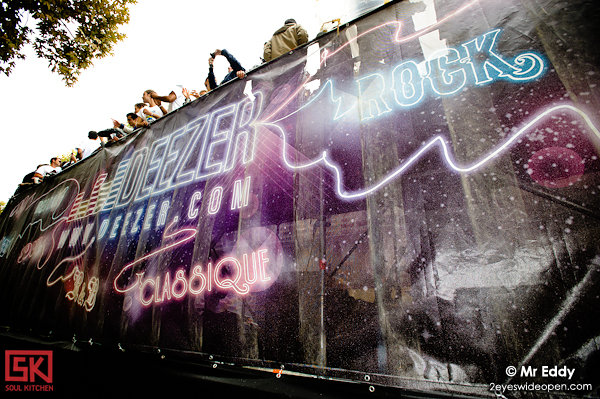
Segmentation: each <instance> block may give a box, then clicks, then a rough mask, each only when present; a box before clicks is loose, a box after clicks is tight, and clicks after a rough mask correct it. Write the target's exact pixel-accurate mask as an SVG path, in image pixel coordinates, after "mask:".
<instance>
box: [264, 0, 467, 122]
mask: <svg viewBox="0 0 600 399" xmlns="http://www.w3.org/2000/svg"><path fill="white" fill-rule="evenodd" d="M478 2H479V0H471V1H468V2H467V3H465V4H464V5H463V6H461V7H459V8H457V9H456V10H454V11H452V12H451V13H449V14H448V15H445V16H444V17H443V18H441V19H439V20H438V21H437V22H436V23H435V24H432V25H429V26H428V27H426V28H423V29H421V30H419V31H417V32H414V33H412V34H410V35H408V36H404V37H403V36H402V21H388V22H384V23H383V24H381V25H377V26H375V27H373V28H371V29H368V30H366V31H364V32H363V33H361V34H360V35H357V36H356V37H354V38H352V39H350V40H348V41H347V42H346V43H344V44H343V45H342V46H340V47H339V48H338V49H336V50H335V51H333V52H331V53H330V52H328V51H325V52H324V53H323V56H322V57H321V62H320V63H319V68H320V67H321V66H323V64H324V63H325V62H326V61H327V59H328V58H329V57H331V56H333V55H335V54H337V53H338V52H340V51H342V50H343V49H344V48H346V47H347V46H349V45H350V43H352V42H354V41H357V40H358V38H360V37H363V36H365V35H367V34H369V33H371V32H374V31H376V30H378V29H381V28H383V27H384V26H390V25H397V28H396V33H395V34H394V41H395V42H396V43H398V44H403V43H406V42H409V41H411V40H413V39H416V38H418V37H420V36H423V35H424V34H426V33H428V32H430V31H431V30H433V29H435V28H437V27H438V26H440V25H442V24H443V23H446V22H447V21H449V20H450V19H452V18H454V17H455V16H457V15H459V14H460V13H462V12H463V11H465V10H467V9H469V8H470V7H472V6H473V5H475V4H476V3H478ZM310 79H311V77H310V76H309V77H308V78H306V79H305V80H304V82H302V84H301V85H300V86H298V88H297V89H296V90H295V91H294V92H293V93H292V94H290V96H289V97H288V98H287V99H286V100H285V101H284V102H283V103H282V104H281V105H280V106H279V108H277V109H276V110H275V111H273V112H272V113H271V115H269V116H267V117H266V118H265V119H264V120H263V122H269V121H270V120H271V119H273V117H274V116H275V115H277V113H279V111H281V110H282V109H283V108H284V107H285V106H286V105H288V104H289V103H290V101H292V99H293V98H294V97H296V96H297V95H298V93H300V91H301V90H302V88H303V87H304V85H306V84H307V83H308V82H309V81H310Z"/></svg>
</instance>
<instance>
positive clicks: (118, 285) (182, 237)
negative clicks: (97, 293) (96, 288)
mask: <svg viewBox="0 0 600 399" xmlns="http://www.w3.org/2000/svg"><path fill="white" fill-rule="evenodd" d="M174 224H175V223H174V222H173V223H171V224H170V225H169V226H168V227H167V229H166V230H165V233H164V237H163V239H166V240H170V239H173V238H174V237H177V236H179V237H178V239H177V240H175V241H174V242H172V243H171V244H168V245H166V246H164V247H162V248H158V249H155V250H154V251H152V252H150V253H149V254H147V255H145V256H142V257H141V258H139V259H136V260H135V261H133V262H130V263H128V264H126V265H125V266H124V267H123V269H121V272H120V273H119V274H118V275H117V277H115V280H114V282H113V287H114V289H115V291H117V292H119V293H122V294H123V293H125V292H128V291H131V290H132V289H134V288H135V287H136V286H137V285H138V284H139V283H140V280H141V278H142V276H143V275H144V272H140V273H136V278H135V281H134V282H133V284H130V285H129V286H125V287H124V286H123V285H122V282H120V280H122V279H125V278H124V276H125V274H126V273H127V272H128V271H129V270H130V269H131V270H133V268H134V267H135V266H136V265H140V264H142V263H144V262H145V261H147V260H148V259H151V258H153V257H154V256H156V255H159V254H161V253H163V252H166V251H169V250H171V249H172V248H175V247H177V246H179V245H182V244H185V243H186V242H188V241H190V240H192V239H194V237H196V234H197V233H198V231H197V230H196V229H194V228H187V227H184V228H182V229H180V230H177V231H175V232H172V233H171V232H170V230H171V229H172V228H173V225H174Z"/></svg>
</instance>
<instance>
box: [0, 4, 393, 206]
mask: <svg viewBox="0 0 600 399" xmlns="http://www.w3.org/2000/svg"><path fill="white" fill-rule="evenodd" d="M384 2H385V1H384V0H296V1H289V0H254V1H252V2H248V1H239V0H231V1H229V2H227V3H221V2H218V1H211V2H204V1H203V2H199V1H193V0H170V1H169V2H168V3H165V2H164V1H162V0H139V1H138V4H135V5H133V6H131V7H130V21H129V23H128V24H127V25H125V26H122V27H121V28H120V30H119V31H120V32H122V33H125V34H126V35H127V37H126V38H125V39H124V40H123V41H121V42H119V43H118V44H117V45H116V46H115V48H114V50H113V55H112V56H108V57H105V58H102V59H99V60H96V61H95V62H94V66H92V67H90V68H89V69H87V70H85V71H83V72H82V74H81V75H80V77H79V81H78V83H76V84H75V86H74V87H66V86H65V84H64V82H63V81H62V80H61V77H60V76H59V75H57V74H53V73H52V72H51V71H50V68H49V67H48V62H47V61H45V60H42V59H38V58H37V57H36V56H35V54H34V53H33V51H32V49H31V48H28V51H27V54H28V56H27V58H26V59H25V60H19V61H17V64H16V66H15V68H14V70H13V72H12V73H11V75H10V76H9V77H6V76H5V75H4V74H0V94H1V95H0V117H1V118H2V121H1V123H0V137H1V138H2V144H1V145H0V158H1V159H2V160H3V161H4V162H3V165H4V170H3V173H2V177H1V178H0V201H5V202H8V200H9V198H10V197H11V196H12V195H13V193H14V191H15V189H16V188H17V186H18V184H19V183H20V182H21V181H22V179H23V176H25V175H26V174H27V173H29V172H32V171H33V170H35V168H36V166H37V165H38V164H42V163H49V161H50V158H52V157H54V156H60V155H62V154H67V153H69V152H70V151H71V150H72V149H73V148H75V147H77V146H78V145H79V144H81V143H83V142H85V140H87V134H88V132H89V131H90V130H96V131H99V130H103V129H106V128H110V127H112V119H113V118H114V119H117V120H119V121H121V122H124V121H125V115H126V114H127V113H128V112H133V105H134V104H135V103H137V102H141V100H142V98H141V97H142V93H143V91H144V90H147V89H153V90H155V91H156V92H158V93H159V94H161V95H162V94H168V93H169V92H170V91H171V90H174V89H176V88H177V85H182V86H183V87H186V88H188V89H190V90H197V91H200V90H201V89H203V88H204V79H205V78H206V76H207V74H208V58H209V54H210V53H211V52H213V51H214V50H215V49H223V48H225V49H227V50H228V51H229V52H230V53H232V54H233V55H234V56H235V57H236V58H237V59H238V60H239V61H240V62H241V64H242V66H244V68H246V70H249V69H251V68H252V67H253V66H257V65H259V64H260V62H261V60H260V57H261V56H262V50H263V43H264V42H265V41H267V40H268V39H269V38H270V37H271V36H272V34H273V32H275V31H276V30H277V29H278V28H280V27H281V26H282V25H283V23H284V21H285V20H286V19H288V18H294V19H295V20H296V21H297V22H298V23H299V24H300V25H302V26H303V27H304V28H305V29H306V30H307V31H308V35H309V40H312V39H313V38H314V37H315V36H316V34H317V33H318V32H319V30H320V27H321V25H322V24H323V23H324V22H327V21H331V20H332V19H336V18H340V19H341V21H342V23H343V22H347V21H350V20H352V19H353V18H355V17H356V16H358V15H359V14H361V13H363V12H365V11H368V10H369V9H372V8H373V7H375V6H377V5H381V4H383V3H384ZM166 4H168V5H166ZM329 26H332V25H329ZM226 71H227V61H225V60H224V58H223V57H217V59H216V60H215V75H216V78H217V81H220V80H221V78H222V77H223V76H224V75H225V73H226Z"/></svg>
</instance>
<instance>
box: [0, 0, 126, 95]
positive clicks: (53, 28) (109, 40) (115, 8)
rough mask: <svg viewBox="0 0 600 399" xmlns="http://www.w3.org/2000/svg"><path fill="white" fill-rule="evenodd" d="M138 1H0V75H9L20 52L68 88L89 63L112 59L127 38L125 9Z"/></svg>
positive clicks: (22, 57) (20, 55)
mask: <svg viewBox="0 0 600 399" xmlns="http://www.w3.org/2000/svg"><path fill="white" fill-rule="evenodd" d="M136 1H137V0H0V72H3V73H4V74H5V75H7V76H8V75H10V73H11V72H12V70H13V68H14V66H15V61H16V60H17V59H24V58H25V54H24V53H23V49H24V46H25V45H26V44H28V43H31V44H32V45H33V48H34V49H35V51H36V54H37V55H38V57H40V58H45V59H47V60H48V62H49V67H50V68H51V69H52V72H57V73H58V74H60V75H61V76H62V78H63V80H64V81H65V84H66V85H67V86H72V85H73V84H74V83H75V82H77V78H78V77H79V74H80V73H81V71H83V70H84V69H86V68H89V67H90V66H91V65H92V61H93V60H94V59H96V58H102V57H105V56H107V55H109V54H112V50H113V46H114V45H115V44H116V43H117V42H118V41H120V40H122V39H123V38H124V37H125V35H124V34H122V33H119V31H118V29H119V26H120V25H123V24H126V23H127V22H129V5H130V4H134V3H136Z"/></svg>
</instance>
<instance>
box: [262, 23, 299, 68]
mask: <svg viewBox="0 0 600 399" xmlns="http://www.w3.org/2000/svg"><path fill="white" fill-rule="evenodd" d="M305 43H308V33H307V32H306V30H305V29H304V28H303V27H302V26H300V25H298V24H297V23H296V21H295V20H294V19H292V18H290V19H288V20H286V21H285V24H284V25H283V26H282V27H281V28H279V29H277V30H276V31H275V33H273V37H272V38H271V40H269V41H268V42H266V43H265V46H264V51H263V59H264V60H265V62H268V61H271V60H273V59H275V58H277V57H279V56H280V55H283V54H285V53H287V52H289V51H290V50H293V49H295V48H296V47H298V46H301V45H303V44H305Z"/></svg>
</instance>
